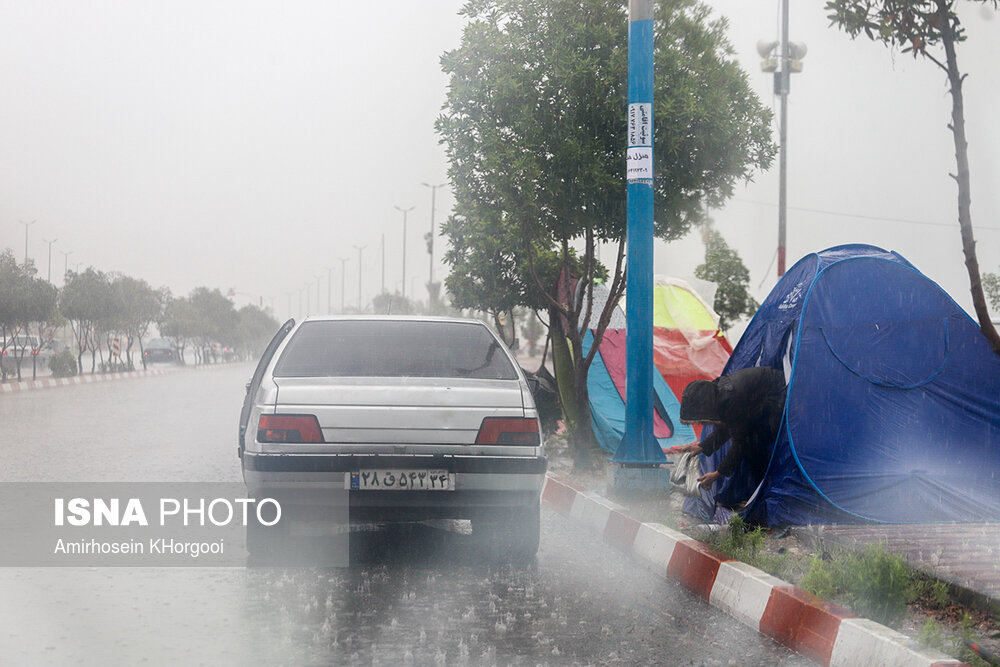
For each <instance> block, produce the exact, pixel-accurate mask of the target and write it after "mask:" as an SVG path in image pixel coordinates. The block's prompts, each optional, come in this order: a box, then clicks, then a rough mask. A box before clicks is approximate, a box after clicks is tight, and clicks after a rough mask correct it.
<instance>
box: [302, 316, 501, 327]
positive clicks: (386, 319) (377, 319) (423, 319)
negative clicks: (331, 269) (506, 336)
mask: <svg viewBox="0 0 1000 667" xmlns="http://www.w3.org/2000/svg"><path fill="white" fill-rule="evenodd" d="M344 321H355V322H359V321H360V322H365V321H372V322H450V323H452V324H479V325H481V326H486V324H485V323H484V322H483V321H482V320H477V319H474V318H471V317H437V316H431V315H309V316H307V317H306V318H305V319H304V320H302V322H344Z"/></svg>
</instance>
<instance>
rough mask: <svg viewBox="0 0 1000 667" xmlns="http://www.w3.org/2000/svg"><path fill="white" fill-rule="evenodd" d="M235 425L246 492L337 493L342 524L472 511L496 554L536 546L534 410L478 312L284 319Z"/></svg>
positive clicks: (540, 464) (539, 458) (522, 553)
mask: <svg viewBox="0 0 1000 667" xmlns="http://www.w3.org/2000/svg"><path fill="white" fill-rule="evenodd" d="M239 433H240V435H239V454H240V457H241V459H242V467H243V478H244V481H245V482H246V485H247V488H248V491H249V492H250V493H251V495H254V496H255V497H266V496H267V495H268V494H270V493H273V492H275V491H279V490H280V489H281V488H284V487H287V486H289V485H291V484H292V483H300V482H307V483H309V485H310V486H311V487H312V488H313V489H316V490H317V492H318V493H322V490H323V489H326V490H328V491H330V492H333V491H339V492H340V493H343V492H344V490H346V492H347V494H348V495H349V505H350V516H351V519H352V520H361V521H372V520H374V521H390V520H401V521H413V520H422V519H431V518H449V519H455V518H458V519H471V520H472V526H473V533H474V534H483V535H485V536H486V538H487V539H488V540H490V542H489V544H491V545H493V544H495V545H496V549H495V550H496V551H497V552H500V553H505V554H509V555H510V556H514V557H529V558H530V557H531V556H533V555H534V554H535V552H536V551H537V550H538V541H539V497H540V493H541V489H542V484H543V482H544V480H545V471H546V467H547V460H546V458H545V450H544V444H543V442H542V434H541V430H540V428H539V421H538V413H537V410H536V409H535V403H534V400H533V398H532V395H531V391H530V390H529V387H528V383H527V381H526V380H525V377H524V375H523V373H522V371H521V369H520V368H519V367H518V365H517V364H516V363H515V362H514V359H513V357H512V356H511V354H510V352H509V350H508V349H507V348H506V347H505V346H504V344H503V343H502V341H501V340H500V339H499V338H498V337H497V336H496V334H494V333H493V331H492V330H491V329H489V328H488V327H487V326H486V325H484V324H483V323H482V322H479V321H475V320H462V319H443V318H425V317H420V318H415V317H414V318H404V317H388V316H386V317H378V316H368V317H364V316H361V317H340V318H331V317H321V318H309V319H306V320H305V321H304V322H301V323H299V324H296V323H295V322H294V321H293V320H289V321H288V322H286V323H285V325H284V326H283V327H282V329H281V330H280V331H279V333H278V334H277V335H276V336H275V337H274V339H273V340H272V341H271V344H270V345H269V346H268V348H267V350H265V352H264V355H263V357H262V358H261V360H260V363H259V364H258V366H257V369H256V371H255V373H254V375H253V378H252V379H251V381H250V382H249V383H247V394H246V398H245V401H244V405H243V413H242V415H241V418H240V430H239ZM313 502H315V501H313ZM248 539H249V540H250V542H249V543H250V546H251V549H253V547H254V541H253V535H251V534H248ZM491 548H492V547H491Z"/></svg>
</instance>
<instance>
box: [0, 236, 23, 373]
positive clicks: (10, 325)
mask: <svg viewBox="0 0 1000 667" xmlns="http://www.w3.org/2000/svg"><path fill="white" fill-rule="evenodd" d="M26 268H27V267H26V266H25V267H21V266H19V265H18V263H17V260H16V259H14V253H13V252H11V250H10V249H9V248H7V249H4V251H3V252H2V253H0V355H2V356H5V357H8V358H10V355H13V354H14V350H15V349H16V347H15V345H14V338H15V336H17V335H18V334H19V333H20V322H21V321H22V318H21V313H20V306H21V299H20V297H19V295H20V293H21V291H22V290H23V289H24V287H23V285H24V281H25V269H26ZM8 367H9V366H8V364H5V363H0V379H4V380H5V379H6V378H7V370H8Z"/></svg>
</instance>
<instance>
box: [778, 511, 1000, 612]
mask: <svg viewBox="0 0 1000 667" xmlns="http://www.w3.org/2000/svg"><path fill="white" fill-rule="evenodd" d="M792 534H793V535H795V536H796V537H797V538H798V539H799V540H801V541H802V542H804V543H806V544H810V545H814V546H816V547H826V548H829V547H831V546H839V547H847V548H855V547H862V546H867V545H869V544H877V543H881V544H883V545H884V546H885V548H886V550H887V551H889V552H891V553H894V554H898V555H900V556H902V557H903V558H905V559H906V560H907V562H908V563H909V564H910V565H911V566H913V567H914V568H916V569H918V570H921V571H922V572H926V573H927V574H930V575H931V576H933V577H935V578H937V579H941V580H943V581H947V582H948V583H949V584H952V585H953V586H955V587H956V588H957V589H959V590H961V591H965V592H967V593H968V594H970V595H967V596H966V597H969V598H970V600H969V602H970V603H974V604H977V605H979V606H981V607H982V608H988V607H989V605H991V604H992V605H997V606H998V608H1000V524H996V523H991V524H985V523H948V524H915V525H884V524H883V525H878V524H870V525H839V526H802V527H799V528H794V529H793V530H792Z"/></svg>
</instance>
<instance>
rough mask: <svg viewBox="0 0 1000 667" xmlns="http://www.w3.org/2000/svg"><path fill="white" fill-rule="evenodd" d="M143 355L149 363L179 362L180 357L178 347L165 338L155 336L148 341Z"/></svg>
mask: <svg viewBox="0 0 1000 667" xmlns="http://www.w3.org/2000/svg"><path fill="white" fill-rule="evenodd" d="M142 356H143V358H144V359H145V360H146V363H148V364H155V363H177V362H178V361H179V359H180V355H179V354H178V353H177V348H176V347H174V344H173V343H171V342H170V341H169V340H166V339H165V338H154V339H153V340H151V341H149V342H148V343H146V346H145V347H144V348H143V350H142Z"/></svg>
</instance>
